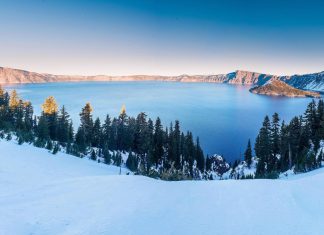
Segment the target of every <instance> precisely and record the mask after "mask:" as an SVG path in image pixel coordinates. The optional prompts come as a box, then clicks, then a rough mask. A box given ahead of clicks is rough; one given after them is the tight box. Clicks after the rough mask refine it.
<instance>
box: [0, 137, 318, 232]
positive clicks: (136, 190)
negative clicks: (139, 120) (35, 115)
mask: <svg viewBox="0 0 324 235" xmlns="http://www.w3.org/2000/svg"><path fill="white" fill-rule="evenodd" d="M126 172H127V170H126V169H123V171H122V175H118V174H119V168H118V167H114V166H107V165H104V164H99V163H97V162H93V161H91V160H88V159H80V158H77V157H73V156H69V155H66V154H63V153H59V154H58V155H52V154H51V153H49V152H48V151H46V150H44V149H38V148H35V147H33V146H29V145H23V146H18V145H17V144H15V143H14V142H7V141H4V140H1V141H0V212H1V213H0V234H1V235H2V234H5V235H7V234H9V235H11V234H15V235H20V234H21V235H22V234H24V235H25V234H33V235H52V234H53V235H54V234H64V235H76V234H78V235H79V234H82V235H83V234H84V235H88V234H89V235H90V234H91V235H94V234H95V235H97V234H99V235H100V234H102V235H104V234H109V235H115V234H132V235H133V234H134V235H137V234H139V235H145V234H149V235H151V234H154V235H156V234H157V235H159V234H161V235H162V234H163V235H166V234H175V235H177V234H186V235H189V234H205V235H208V234H224V235H229V234H235V235H237V234H240V235H241V234H242V235H244V234H246V235H248V234H249V235H250V234H258V235H268V234H269V235H270V234H271V235H273V234H285V235H290V234H291V235H299V234H300V235H302V234H303V235H304V234H308V235H321V234H323V231H324V223H323V216H324V203H322V202H323V195H324V187H323V186H324V169H320V170H316V171H313V172H310V173H307V174H303V175H295V176H291V177H289V179H285V180H223V181H181V182H165V181H160V180H154V179H150V178H147V177H143V176H134V175H125V174H126Z"/></svg>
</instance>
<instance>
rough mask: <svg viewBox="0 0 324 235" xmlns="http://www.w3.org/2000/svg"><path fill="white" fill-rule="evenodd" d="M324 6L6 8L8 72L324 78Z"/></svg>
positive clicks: (31, 2)
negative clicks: (321, 74)
mask: <svg viewBox="0 0 324 235" xmlns="http://www.w3.org/2000/svg"><path fill="white" fill-rule="evenodd" d="M323 9H324V2H323V1H314V0H308V1H306V0H305V1H301V0H272V1H267V0H265V1H261V0H259V1H244V0H219V1H218V0H214V1H203V0H201V1H193V0H186V1H182V0H181V1H176V0H173V1H172V0H151V1H150V0H141V1H140V0H111V1H99V0H92V1H90V0H89V1H83V0H79V1H74V0H69V1H63V0H28V1H26V0H21V1H15V0H0V66H6V67H13V68H21V69H27V70H31V71H36V72H48V73H54V74H84V75H88V74H89V75H94V74H107V75H127V74H161V75H177V74H215V73H228V72H231V71H234V70H236V69H245V70H250V71H257V72H264V73H271V74H278V75H284V74H295V73H308V72H318V71H323V70H324V13H323Z"/></svg>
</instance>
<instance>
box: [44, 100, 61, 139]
mask: <svg viewBox="0 0 324 235" xmlns="http://www.w3.org/2000/svg"><path fill="white" fill-rule="evenodd" d="M42 110H43V112H42V115H43V116H44V117H45V118H46V119H47V123H48V130H49V136H50V138H51V139H52V140H57V111H58V105H57V103H56V101H55V99H54V97H53V96H50V97H48V98H47V99H46V100H45V102H44V104H43V105H42Z"/></svg>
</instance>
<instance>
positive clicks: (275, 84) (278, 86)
mask: <svg viewBox="0 0 324 235" xmlns="http://www.w3.org/2000/svg"><path fill="white" fill-rule="evenodd" d="M250 91H251V92H252V93H254V94H260V95H270V96H287V97H313V98H319V97H320V96H321V95H320V94H319V93H317V92H312V91H304V90H300V89H297V88H294V87H292V86H290V85H288V84H287V83H285V82H283V81H280V80H271V81H269V82H268V83H266V84H265V85H263V86H257V87H254V88H251V89H250Z"/></svg>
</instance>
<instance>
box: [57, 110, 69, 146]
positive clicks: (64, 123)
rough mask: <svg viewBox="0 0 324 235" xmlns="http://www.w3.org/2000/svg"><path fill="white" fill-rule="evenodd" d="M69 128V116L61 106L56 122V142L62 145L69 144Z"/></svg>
mask: <svg viewBox="0 0 324 235" xmlns="http://www.w3.org/2000/svg"><path fill="white" fill-rule="evenodd" d="M70 128H71V126H70V115H69V114H68V113H67V112H66V110H65V107H64V105H63V106H62V108H61V110H60V114H59V116H58V120H57V140H58V141H60V142H62V143H68V142H71V133H70V131H71V129H70Z"/></svg>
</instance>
